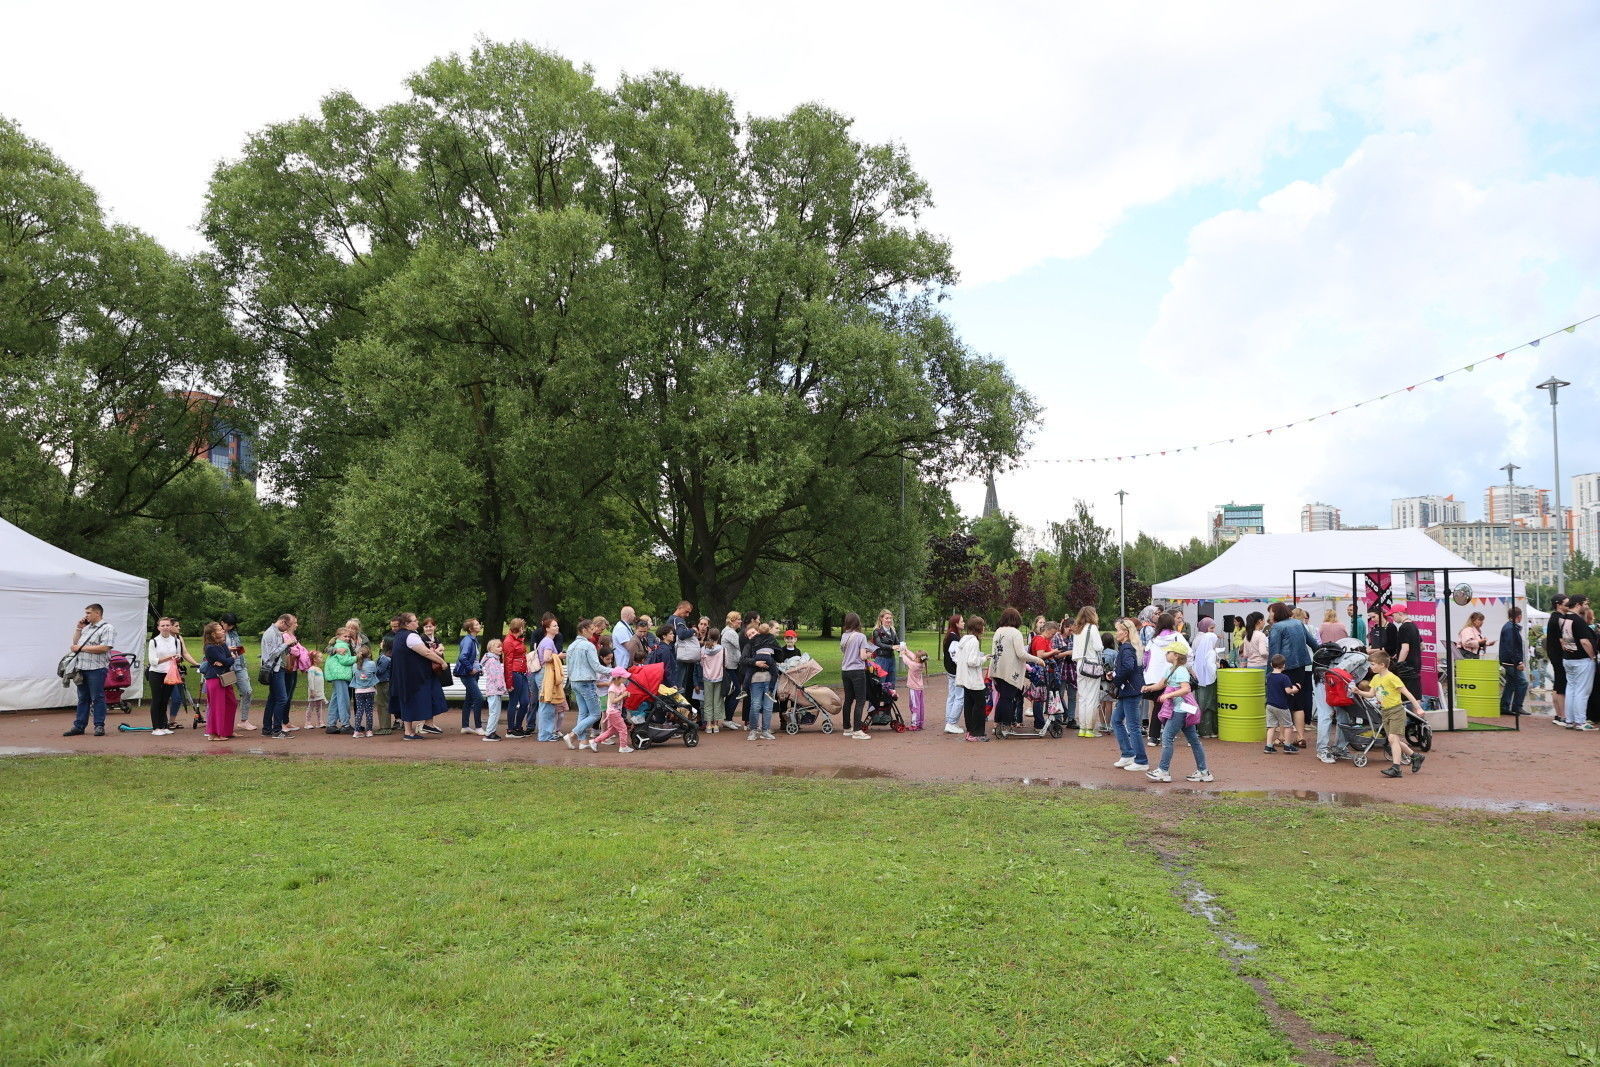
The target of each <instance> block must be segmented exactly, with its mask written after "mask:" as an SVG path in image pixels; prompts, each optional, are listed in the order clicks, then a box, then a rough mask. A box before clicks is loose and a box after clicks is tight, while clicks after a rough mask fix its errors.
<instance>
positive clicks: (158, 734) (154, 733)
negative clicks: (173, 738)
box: [150, 730, 172, 737]
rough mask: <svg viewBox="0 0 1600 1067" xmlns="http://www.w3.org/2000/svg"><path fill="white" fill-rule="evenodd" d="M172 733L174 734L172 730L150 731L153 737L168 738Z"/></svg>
mask: <svg viewBox="0 0 1600 1067" xmlns="http://www.w3.org/2000/svg"><path fill="white" fill-rule="evenodd" d="M171 732H172V731H171V730H151V731H150V736H151V737H166V736H167V735H168V734H170V733H171Z"/></svg>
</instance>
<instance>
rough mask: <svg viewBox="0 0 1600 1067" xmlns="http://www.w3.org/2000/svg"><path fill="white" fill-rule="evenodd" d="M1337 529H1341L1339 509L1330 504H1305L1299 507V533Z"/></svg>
mask: <svg viewBox="0 0 1600 1067" xmlns="http://www.w3.org/2000/svg"><path fill="white" fill-rule="evenodd" d="M1339 529H1343V526H1342V525H1341V524H1340V522H1339V509H1338V508H1336V507H1334V506H1333V505H1332V504H1307V505H1305V506H1304V507H1302V508H1301V509H1300V532H1301V533H1320V532H1322V531H1323V530H1339Z"/></svg>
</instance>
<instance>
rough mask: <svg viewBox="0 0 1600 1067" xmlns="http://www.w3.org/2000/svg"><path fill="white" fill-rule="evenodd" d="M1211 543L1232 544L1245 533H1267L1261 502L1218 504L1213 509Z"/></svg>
mask: <svg viewBox="0 0 1600 1067" xmlns="http://www.w3.org/2000/svg"><path fill="white" fill-rule="evenodd" d="M1210 530H1211V543H1212V544H1214V545H1231V544H1233V543H1234V542H1235V541H1237V540H1239V538H1241V537H1243V536H1244V535H1245V534H1259V533H1266V532H1267V526H1266V519H1265V517H1264V514H1263V508H1262V506H1261V505H1260V504H1218V505H1217V506H1216V507H1214V508H1212V509H1211V525H1210Z"/></svg>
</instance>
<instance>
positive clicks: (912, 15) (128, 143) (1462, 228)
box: [0, 0, 1600, 538]
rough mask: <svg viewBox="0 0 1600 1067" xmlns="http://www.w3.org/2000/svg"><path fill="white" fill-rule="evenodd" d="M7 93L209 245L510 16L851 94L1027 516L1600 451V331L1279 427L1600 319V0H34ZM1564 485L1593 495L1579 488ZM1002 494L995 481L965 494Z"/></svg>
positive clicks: (764, 105) (1446, 482) (1401, 487)
mask: <svg viewBox="0 0 1600 1067" xmlns="http://www.w3.org/2000/svg"><path fill="white" fill-rule="evenodd" d="M7 23H8V31H9V34H10V36H11V37H12V39H13V41H14V42H16V43H17V44H25V47H13V48H12V49H9V50H8V57H7V63H6V64H5V65H4V66H0V111H3V112H4V113H6V114H8V115H10V116H12V117H14V118H16V119H18V120H19V121H21V122H22V124H23V126H24V128H25V130H26V131H27V132H28V133H29V134H31V135H32V136H34V137H36V138H39V139H41V140H43V141H45V142H46V143H47V144H49V145H50V146H51V147H52V148H53V149H54V150H55V151H56V152H57V153H58V154H60V155H61V156H63V157H64V158H65V159H66V160H67V161H68V162H69V163H71V164H72V165H73V166H75V167H77V168H78V169H79V170H80V171H81V172H82V173H83V175H84V176H85V178H87V180H88V181H89V182H90V183H91V184H93V185H94V186H95V187H96V188H97V189H98V190H99V191H100V193H101V195H102V197H103V200H104V202H105V204H106V205H107V207H108V208H109V209H110V210H111V212H112V213H113V214H114V216H115V217H116V218H117V219H118V220H119V221H123V222H127V223H131V224H133V225H136V226H139V227H141V228H143V229H145V230H147V231H149V232H151V233H153V234H154V235H156V236H157V237H159V238H160V239H161V240H163V241H165V242H167V243H168V244H169V245H171V246H174V247H176V248H179V249H183V250H193V249H196V248H198V247H200V240H199V238H198V236H197V235H196V232H195V223H196V220H197V218H198V215H199V211H200V206H201V202H202V197H203V194H204V189H205V185H206V181H207V178H208V176H209V174H210V171H211V169H212V167H213V166H214V165H215V164H216V162H217V161H218V160H220V159H223V158H226V157H228V156H230V155H232V154H234V153H236V152H237V151H238V149H239V147H240V145H241V143H242V141H243V139H244V137H245V136H246V134H247V133H248V132H249V131H251V130H254V129H257V128H259V127H261V126H262V125H264V124H266V123H269V122H274V121H279V120H283V119H287V118H291V117H293V116H296V115H298V114H301V113H304V112H306V111H308V110H310V109H312V108H313V107H314V106H315V104H316V101H317V100H318V99H319V98H320V97H321V96H323V95H324V94H326V93H327V92H329V91H330V90H333V89H336V88H337V89H348V90H350V91H352V92H354V93H355V94H356V95H357V96H359V97H360V98H362V99H363V100H364V101H366V102H368V103H373V104H377V103H382V102H385V101H388V100H391V99H395V98H397V97H398V96H399V95H400V93H401V81H402V79H403V78H404V76H405V75H406V74H407V73H409V72H411V71H413V70H415V69H417V68H418V67H420V66H421V65H423V64H424V63H425V62H426V61H427V60H428V59H430V58H431V57H433V56H436V55H439V54H442V53H446V52H450V51H457V50H464V49H466V48H469V47H470V46H471V44H472V41H473V39H474V38H475V37H477V36H478V35H486V36H489V37H492V38H503V39H511V38H520V39H525V40H529V41H533V42H535V43H537V44H540V45H543V46H546V47H550V48H553V49H555V50H557V51H560V52H562V53H564V54H566V55H567V56H569V57H571V58H573V59H574V60H578V61H582V62H587V63H589V64H591V65H593V66H594V68H595V69H596V71H597V73H598V74H599V75H600V76H601V78H602V79H605V80H610V79H611V78H614V77H615V76H616V75H617V74H618V73H621V72H633V73H638V72H643V71H647V70H650V69H654V68H668V69H674V70H678V71H680V72H682V73H683V74H685V75H686V76H687V77H688V78H690V79H692V80H694V81H698V82H701V83H704V84H709V85H715V86H719V87H721V88H724V89H726V90H728V91H729V92H731V93H732V94H733V95H734V96H735V98H736V99H737V100H738V102H739V104H740V106H741V107H742V108H743V109H745V110H746V111H749V112H753V113H762V114H766V113H773V112H779V111H782V110H784V109H787V108H789V107H791V106H793V105H795V104H797V103H800V102H802V101H809V100H820V101H822V102H824V103H826V104H828V105H830V106H832V107H835V108H837V109H839V110H841V111H844V112H846V113H848V114H850V115H852V116H854V117H855V118H856V120H857V123H858V129H859V131H860V133H861V135H862V136H863V137H865V138H868V139H873V140H896V141H900V142H903V143H904V144H905V145H906V146H907V147H908V148H909V150H910V152H911V155H912V158H913V160H914V161H915V162H916V163H917V165H918V166H919V167H920V169H921V170H922V171H923V172H924V173H925V174H926V175H927V177H928V178H929V180H930V181H931V183H932V185H933V189H934V193H935V196H936V198H937V201H938V208H937V210H936V211H935V213H934V214H933V216H932V218H931V219H930V220H929V221H930V223H931V225H932V226H933V227H934V228H936V229H937V230H939V231H941V232H943V233H946V234H948V235H949V236H950V238H951V239H952V240H953V241H954V244H955V248H956V254H957V260H958V263H959V265H960V267H961V270H962V284H961V285H960V286H959V287H958V288H957V289H955V290H954V291H953V292H952V294H951V298H950V300H949V302H948V307H949V309H950V313H951V314H952V315H953V317H954V318H955V319H956V321H957V322H958V324H959V325H960V326H961V328H962V331H963V333H964V335H965V336H966V337H967V339H968V340H969V341H970V342H971V343H972V344H973V345H974V346H976V347H977V348H979V349H981V350H983V351H986V352H990V353H993V354H995V355H997V356H1000V357H1002V358H1004V359H1005V360H1006V361H1007V362H1008V363H1009V364H1010V366H1011V367H1012V369H1013V371H1014V373H1015V374H1016V375H1017V377H1018V378H1019V379H1020V380H1022V381H1023V382H1024V383H1025V384H1026V385H1027V386H1028V387H1029V388H1031V389H1032V390H1033V391H1034V392H1035V393H1036V394H1037V395H1038V396H1039V397H1040V398H1041V400H1042V401H1043V402H1044V403H1045V405H1046V412H1047V416H1046V425H1045V427H1044V429H1043V430H1042V432H1041V433H1040V434H1039V435H1038V437H1037V439H1036V441H1035V443H1034V445H1033V448H1032V450H1031V453H1030V457H1031V460H1032V462H1030V463H1029V464H1028V465H1026V466H1024V467H1022V468H1020V469H1018V470H1015V471H1012V472H1009V473H1006V474H1004V475H1002V476H1001V478H1000V479H999V490H1000V497H1001V503H1002V506H1003V507H1005V508H1006V509H1007V510H1010V511H1012V512H1014V513H1016V514H1017V515H1018V516H1019V517H1020V518H1021V519H1022V520H1023V521H1024V522H1026V523H1029V524H1031V525H1034V526H1037V527H1042V526H1043V525H1044V524H1045V523H1047V522H1049V521H1050V520H1051V519H1054V518H1059V517H1062V516H1063V514H1064V512H1065V511H1066V510H1067V507H1068V505H1069V503H1070V500H1071V499H1072V498H1073V497H1083V498H1085V499H1088V500H1089V501H1090V502H1091V503H1092V504H1093V505H1094V506H1095V508H1096V510H1097V511H1098V513H1099V514H1100V516H1101V517H1102V520H1104V521H1107V522H1108V524H1110V525H1114V524H1115V519H1116V500H1115V497H1114V496H1112V494H1113V493H1114V492H1115V491H1116V490H1117V489H1119V488H1125V489H1127V490H1128V491H1129V494H1130V495H1129V497H1128V515H1127V518H1128V525H1129V529H1130V531H1131V530H1132V529H1135V528H1143V529H1146V530H1150V531H1151V532H1154V533H1157V534H1159V535H1161V536H1165V537H1183V538H1186V537H1188V536H1191V535H1193V534H1198V533H1200V532H1201V531H1202V528H1203V524H1204V520H1205V516H1206V512H1207V510H1208V508H1209V507H1210V505H1212V504H1214V503H1218V502H1221V501H1225V500H1234V501H1238V502H1241V503H1245V502H1248V503H1257V502H1260V503H1264V504H1265V505H1266V507H1267V523H1268V529H1269V530H1271V531H1274V532H1278V531H1288V530H1293V529H1296V528H1297V523H1298V516H1299V508H1300V505H1301V504H1302V503H1305V502H1307V501H1310V500H1322V501H1326V502H1328V503H1332V504H1335V505H1337V506H1339V507H1341V508H1342V509H1343V510H1344V514H1345V518H1346V521H1347V522H1351V523H1372V522H1377V523H1384V522H1387V518H1388V501H1389V499H1390V497H1391V496H1396V495H1408V494H1413V493H1427V492H1440V493H1450V492H1454V493H1456V494H1458V495H1464V496H1465V497H1466V498H1467V499H1468V501H1469V502H1470V503H1469V508H1468V517H1469V518H1476V517H1481V508H1482V503H1481V501H1482V491H1483V488H1484V486H1485V485H1487V484H1489V483H1490V482H1494V481H1499V480H1500V479H1501V478H1502V475H1501V474H1500V473H1499V472H1498V471H1497V469H1496V468H1498V467H1499V466H1501V465H1502V464H1504V463H1506V462H1507V461H1508V460H1509V461H1512V462H1516V463H1519V464H1522V465H1523V466H1525V467H1526V468H1527V469H1528V471H1529V472H1531V473H1532V475H1533V480H1535V481H1536V482H1537V483H1538V484H1539V485H1542V486H1548V485H1549V484H1550V483H1551V480H1552V479H1551V451H1550V434H1549V406H1548V403H1547V401H1546V399H1545V396H1544V394H1542V393H1538V392H1537V391H1535V390H1534V389H1533V386H1534V385H1535V383H1537V382H1539V381H1542V380H1544V379H1545V378H1547V377H1549V376H1550V375H1551V374H1555V375H1557V376H1559V377H1562V378H1565V379H1567V380H1569V381H1571V382H1573V383H1574V388H1573V389H1570V390H1567V391H1566V392H1565V394H1564V399H1563V407H1562V411H1563V412H1564V414H1565V418H1564V420H1563V435H1562V441H1563V451H1562V456H1563V470H1564V471H1565V472H1567V473H1569V474H1572V473H1579V472H1582V471H1593V470H1600V420H1596V419H1595V417H1594V414H1595V403H1594V400H1595V396H1596V387H1597V386H1600V321H1597V322H1596V323H1594V324H1592V325H1591V326H1589V327H1587V328H1580V329H1579V330H1578V331H1577V332H1576V333H1574V334H1572V335H1566V334H1562V335H1561V336H1560V337H1558V338H1555V339H1552V340H1550V341H1547V342H1545V343H1544V344H1543V345H1541V346H1540V347H1539V348H1538V349H1537V350H1532V351H1529V350H1523V351H1521V352H1517V353H1513V354H1512V355H1509V356H1507V358H1506V359H1505V360H1504V361H1502V362H1499V363H1496V364H1494V365H1492V366H1488V367H1480V368H1479V369H1478V370H1477V371H1475V372H1473V373H1472V374H1462V375H1456V376H1454V377H1451V378H1449V379H1447V380H1446V381H1445V383H1443V384H1430V385H1429V386H1427V387H1425V388H1419V389H1418V390H1416V391H1415V392H1414V393H1406V394H1403V395H1402V396H1401V397H1398V398H1393V399H1390V400H1388V401H1384V402H1383V403H1381V404H1373V405H1367V406H1364V407H1362V408H1360V409H1358V410H1356V411H1353V412H1349V413H1346V414H1341V415H1340V416H1338V417H1335V418H1322V419H1319V420H1318V421H1317V422H1316V423H1314V424H1306V423H1303V422H1302V423H1301V425H1299V426H1296V427H1295V428H1294V429H1292V430H1288V431H1280V432H1278V433H1275V434H1273V435H1272V436H1271V437H1259V436H1258V437H1257V438H1256V439H1254V440H1251V441H1248V442H1242V443H1240V444H1237V445H1233V446H1228V447H1219V448H1212V449H1203V450H1201V451H1198V452H1188V451H1186V452H1184V453H1182V454H1181V455H1169V456H1167V457H1165V458H1160V459H1154V460H1144V461H1139V462H1135V463H1125V464H1121V465H1117V464H1102V463H1096V464H1064V463H1056V462H1045V461H1050V460H1060V459H1067V458H1074V457H1089V456H1106V455H1119V454H1127V453H1130V452H1135V451H1149V450H1152V449H1154V450H1161V449H1169V450H1171V449H1176V448H1179V447H1182V446H1188V445H1194V444H1198V443H1200V442H1205V441H1211V440H1213V439H1216V438H1219V437H1224V436H1234V435H1235V434H1237V435H1239V436H1241V437H1242V436H1243V435H1244V434H1245V433H1248V432H1251V431H1254V430H1258V429H1261V428H1263V427H1265V426H1269V425H1276V424H1281V423H1285V422H1291V421H1294V422H1300V421H1301V420H1302V419H1304V418H1305V417H1307V416H1310V415H1316V414H1321V413H1324V412H1327V411H1331V410H1333V409H1336V408H1338V409H1347V408H1349V406H1350V405H1351V404H1352V403H1353V402H1355V401H1358V400H1362V399H1365V398H1367V397H1370V396H1373V395H1376V394H1379V393H1384V392H1388V391H1389V390H1391V389H1393V388H1396V387H1398V386H1404V385H1407V384H1410V383H1412V382H1415V381H1418V380H1422V379H1428V378H1431V377H1432V376H1433V375H1435V374H1438V373H1440V372H1442V371H1444V370H1448V369H1450V368H1452V367H1457V366H1460V365H1462V364H1464V363H1467V362H1469V361H1471V360H1474V359H1477V358H1480V357H1482V356H1485V355H1493V354H1494V353H1496V352H1500V351H1504V350H1505V349H1507V348H1510V347H1511V346H1513V345H1516V344H1519V343H1521V342H1524V341H1526V340H1528V339H1530V338H1532V337H1536V336H1539V335H1541V334H1544V333H1547V332H1548V331H1550V330H1553V329H1557V328H1560V327H1562V326H1565V325H1567V324H1569V323H1572V322H1575V321H1577V320H1579V319H1582V318H1586V317H1588V316H1590V315H1594V314H1596V313H1597V312H1600V138H1597V136H1596V134H1597V132H1600V130H1597V126H1600V78H1597V77H1596V76H1595V74H1594V71H1595V70H1596V68H1597V64H1600V59H1597V58H1596V57H1600V7H1597V6H1596V5H1595V4H1594V3H1592V2H1591V0H1571V2H1561V0H1548V2H1547V0H1528V2H1526V3H1522V4H1516V5H1512V4H1505V3H1500V2H1470V0H1469V2H1465V3H1460V4H1451V5H1441V4H1424V3H1408V2H1406V0H1384V2H1382V3H1379V2H1369V0H1338V2H1336V3H1335V2H1319V0H1308V2H1305V3H1298V4H1281V3H1275V2H1267V3H1212V4H1193V3H1181V2H1169V3H1126V4H1117V5H1105V4H1074V5H1062V4H1047V3H990V4H986V5H981V6H980V5H975V4H949V3H930V2H927V0H924V2H920V3H916V4H888V3H881V4H861V3H859V2H857V3H848V4H844V3H814V4H811V5H807V6H806V7H805V8H804V9H803V13H802V12H801V9H796V8H794V7H792V6H787V5H785V6H781V7H780V6H779V5H751V4H748V3H732V2H729V3H704V2H695V0H683V2H680V3H677V4H671V5H661V4H647V3H642V2H635V3H615V2H597V3H590V4H584V5H573V4H560V5H556V4H542V3H537V2H524V3H518V4H510V3H485V2H474V0H461V2H458V3H454V4H449V5H445V4H435V3H427V4H422V3H388V4H385V3H376V2H372V3H341V2H339V0H323V2H319V3H314V4H313V3H305V2H301V0H287V2H283V3H279V4H277V5H274V6H273V7H271V8H270V9H269V8H260V7H232V6H229V5H218V4H215V3H204V4H200V3H195V4H178V3H160V2H152V3H147V4H140V5H129V4H109V3H106V4H94V3H64V4H55V5H45V4H33V5H28V6H27V8H26V9H24V10H21V11H17V10H15V9H13V10H12V12H11V13H10V14H8V16H7ZM1563 488H1565V487H1563ZM958 499H959V500H960V502H961V503H962V504H963V505H964V506H965V507H966V508H967V509H968V510H976V508H977V507H978V505H979V503H980V502H981V499H982V488H981V486H962V487H958Z"/></svg>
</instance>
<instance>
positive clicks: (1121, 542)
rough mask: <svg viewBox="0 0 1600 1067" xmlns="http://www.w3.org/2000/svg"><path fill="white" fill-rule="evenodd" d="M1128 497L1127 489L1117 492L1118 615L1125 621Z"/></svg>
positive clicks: (1126, 605)
mask: <svg viewBox="0 0 1600 1067" xmlns="http://www.w3.org/2000/svg"><path fill="white" fill-rule="evenodd" d="M1127 497H1128V491H1127V490H1126V489H1118V490H1117V588H1118V593H1117V604H1118V606H1119V608H1120V609H1121V610H1120V611H1119V612H1118V614H1119V615H1120V616H1121V617H1122V618H1124V619H1126V618H1127V617H1128V561H1127V556H1126V555H1124V552H1125V551H1126V549H1127V545H1128V523H1127V519H1126V518H1125V517H1124V515H1123V511H1124V509H1125V507H1126V505H1127V502H1128V501H1127Z"/></svg>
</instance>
